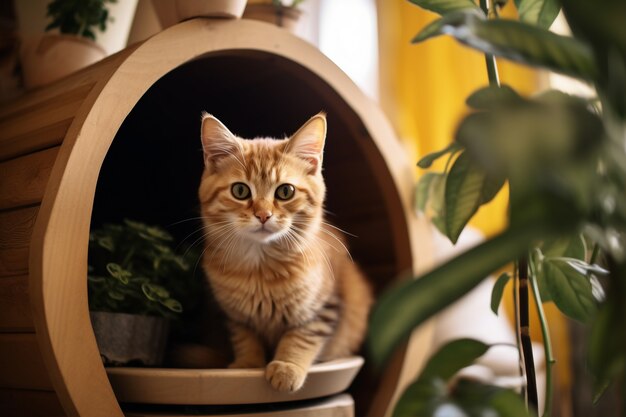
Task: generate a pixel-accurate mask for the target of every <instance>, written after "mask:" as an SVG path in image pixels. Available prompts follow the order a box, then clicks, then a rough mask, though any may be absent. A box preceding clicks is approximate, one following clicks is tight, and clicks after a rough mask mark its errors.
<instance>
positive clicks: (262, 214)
mask: <svg viewBox="0 0 626 417" xmlns="http://www.w3.org/2000/svg"><path fill="white" fill-rule="evenodd" d="M254 216H255V217H256V218H257V219H259V221H260V222H261V224H265V222H266V221H268V220H269V219H270V217H272V212H271V211H269V210H259V211H257V212H255V213H254Z"/></svg>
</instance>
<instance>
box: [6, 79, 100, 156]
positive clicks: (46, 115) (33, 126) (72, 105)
mask: <svg viewBox="0 0 626 417" xmlns="http://www.w3.org/2000/svg"><path fill="white" fill-rule="evenodd" d="M91 88H92V85H81V86H79V87H76V88H74V89H72V90H70V91H68V92H65V93H63V94H60V95H58V96H56V97H53V98H50V99H48V100H46V101H44V102H40V103H35V104H33V105H32V106H28V107H24V108H23V109H20V110H19V111H13V112H12V113H10V114H9V115H7V116H5V117H3V118H0V160H4V159H8V158H12V157H15V156H17V155H23V154H25V153H29V152H32V151H34V150H37V149H42V148H46V147H50V146H53V145H58V144H60V143H61V142H62V141H63V137H64V136H65V133H66V131H67V129H68V128H69V126H70V123H71V121H72V119H73V118H74V115H75V114H76V112H77V110H78V108H79V107H80V105H81V104H82V102H83V100H84V99H85V97H86V96H87V94H88V93H89V91H91Z"/></svg>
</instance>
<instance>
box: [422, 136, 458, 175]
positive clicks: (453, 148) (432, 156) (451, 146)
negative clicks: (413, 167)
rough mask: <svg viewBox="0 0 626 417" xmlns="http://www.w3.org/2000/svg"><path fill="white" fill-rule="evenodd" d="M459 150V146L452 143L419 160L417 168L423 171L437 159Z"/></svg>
mask: <svg viewBox="0 0 626 417" xmlns="http://www.w3.org/2000/svg"><path fill="white" fill-rule="evenodd" d="M461 149H462V148H461V145H459V144H458V143H457V142H452V143H450V144H449V145H448V146H446V147H445V148H444V149H442V150H440V151H437V152H432V153H429V154H428V155H426V156H424V157H423V158H422V159H420V160H419V162H418V163H417V166H418V167H420V168H423V169H426V168H430V166H431V165H432V164H433V162H435V161H436V160H437V159H439V158H441V157H442V156H444V155H446V154H449V153H452V154H453V153H455V152H457V151H459V150H461Z"/></svg>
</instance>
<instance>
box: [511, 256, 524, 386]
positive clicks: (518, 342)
mask: <svg viewBox="0 0 626 417" xmlns="http://www.w3.org/2000/svg"><path fill="white" fill-rule="evenodd" d="M517 271H518V268H517V262H515V264H514V265H513V312H514V313H515V344H516V345H517V352H518V354H519V362H518V366H519V374H520V376H521V377H522V378H523V377H524V376H525V375H524V355H523V354H522V338H521V331H520V320H519V282H518V281H519V276H518V274H517ZM521 394H522V398H526V386H522V389H521Z"/></svg>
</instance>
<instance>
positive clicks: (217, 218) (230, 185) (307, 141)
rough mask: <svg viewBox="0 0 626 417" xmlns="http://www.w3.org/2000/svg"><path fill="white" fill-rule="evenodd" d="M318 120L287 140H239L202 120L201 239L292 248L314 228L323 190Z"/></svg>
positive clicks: (322, 121)
mask: <svg viewBox="0 0 626 417" xmlns="http://www.w3.org/2000/svg"><path fill="white" fill-rule="evenodd" d="M325 135H326V119H325V117H324V116H323V115H317V116H314V117H313V118H311V119H310V120H309V121H308V122H307V123H305V124H304V126H302V128H300V130H298V132H296V133H295V134H294V135H293V136H292V137H291V138H289V139H284V140H273V139H254V140H245V139H241V138H238V137H236V136H235V135H233V134H232V133H231V132H230V131H229V130H228V129H227V128H226V127H225V126H224V125H223V124H222V123H221V122H219V121H218V120H217V119H216V118H214V117H213V116H210V115H207V114H205V115H204V117H203V120H202V144H203V149H204V157H205V158H204V159H205V170H204V174H203V177H202V182H201V184H200V190H199V197H200V202H201V210H202V217H203V218H204V220H205V226H206V227H207V228H208V229H209V230H207V232H208V236H207V239H210V240H211V239H213V240H222V241H223V242H224V243H223V244H229V243H227V241H230V244H233V245H234V244H236V241H237V240H239V239H245V240H247V241H250V240H251V241H255V242H259V243H269V242H273V241H281V240H282V241H284V242H285V243H287V244H291V245H297V244H298V242H301V241H302V239H306V236H307V234H308V233H309V231H310V230H312V229H314V228H316V227H319V223H320V221H321V217H322V206H323V202H324V194H325V186H324V182H323V179H322V175H321V164H322V150H323V146H324V139H325Z"/></svg>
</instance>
